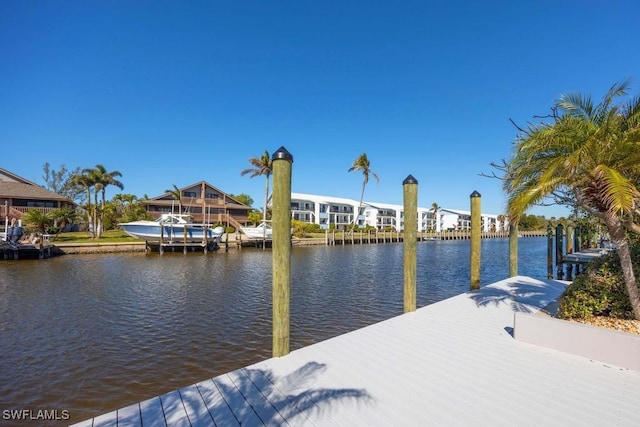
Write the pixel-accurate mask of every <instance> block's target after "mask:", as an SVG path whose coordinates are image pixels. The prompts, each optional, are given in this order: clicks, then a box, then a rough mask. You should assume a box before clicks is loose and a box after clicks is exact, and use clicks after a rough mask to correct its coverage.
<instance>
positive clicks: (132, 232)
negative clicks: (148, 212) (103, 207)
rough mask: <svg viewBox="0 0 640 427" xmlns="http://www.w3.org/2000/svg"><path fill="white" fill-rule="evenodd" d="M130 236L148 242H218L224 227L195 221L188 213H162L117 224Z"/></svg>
mask: <svg viewBox="0 0 640 427" xmlns="http://www.w3.org/2000/svg"><path fill="white" fill-rule="evenodd" d="M118 225H119V226H120V228H122V229H123V230H124V232H125V233H127V234H128V235H129V236H131V237H135V238H136V239H140V240H146V241H150V242H160V241H163V242H185V243H199V242H204V241H208V242H209V241H215V242H218V243H219V242H220V239H221V237H222V235H223V234H224V227H220V226H218V227H215V228H212V227H211V226H210V225H208V224H202V223H197V222H195V221H194V219H193V217H192V216H191V215H188V214H168V213H167V214H162V215H160V216H159V217H158V218H157V219H156V220H154V221H149V220H140V221H132V222H124V223H120V224H118Z"/></svg>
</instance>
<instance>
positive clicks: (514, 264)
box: [509, 223, 518, 277]
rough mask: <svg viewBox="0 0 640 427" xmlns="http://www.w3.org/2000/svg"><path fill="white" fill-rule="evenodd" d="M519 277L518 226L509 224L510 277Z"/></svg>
mask: <svg viewBox="0 0 640 427" xmlns="http://www.w3.org/2000/svg"><path fill="white" fill-rule="evenodd" d="M517 275H518V224H517V223H515V224H509V277H514V276H517Z"/></svg>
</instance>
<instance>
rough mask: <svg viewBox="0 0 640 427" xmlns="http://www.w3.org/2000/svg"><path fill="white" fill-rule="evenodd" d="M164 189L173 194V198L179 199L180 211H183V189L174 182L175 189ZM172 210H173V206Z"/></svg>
mask: <svg viewBox="0 0 640 427" xmlns="http://www.w3.org/2000/svg"><path fill="white" fill-rule="evenodd" d="M164 191H165V193H169V194H171V195H172V196H173V199H174V200H177V201H178V213H182V191H180V189H179V188H178V186H177V185H175V184H173V190H164ZM171 210H172V211H173V208H172V209H171ZM171 213H173V212H171Z"/></svg>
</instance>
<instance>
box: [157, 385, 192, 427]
mask: <svg viewBox="0 0 640 427" xmlns="http://www.w3.org/2000/svg"><path fill="white" fill-rule="evenodd" d="M160 401H161V402H162V410H163V412H164V419H165V421H166V423H167V425H168V426H171V427H183V426H184V427H190V426H191V423H190V422H189V416H188V414H187V411H186V409H185V408H184V404H183V403H182V397H181V396H180V391H179V390H174V391H170V392H169V393H165V394H163V395H162V396H160Z"/></svg>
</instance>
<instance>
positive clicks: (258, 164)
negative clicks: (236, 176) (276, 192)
mask: <svg viewBox="0 0 640 427" xmlns="http://www.w3.org/2000/svg"><path fill="white" fill-rule="evenodd" d="M249 163H250V164H251V166H253V167H251V168H247V169H244V170H242V171H241V172H240V175H241V176H244V175H249V178H255V177H257V176H264V177H265V178H266V179H265V189H264V208H263V211H262V220H263V221H266V220H267V205H268V204H269V177H270V176H271V173H272V172H273V164H272V162H271V156H270V155H269V152H268V151H267V150H265V151H264V153H263V154H262V156H260V157H251V158H249Z"/></svg>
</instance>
